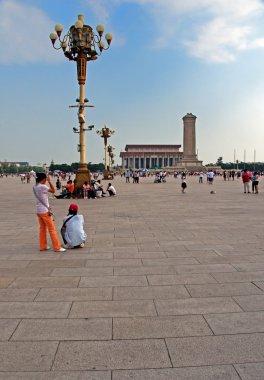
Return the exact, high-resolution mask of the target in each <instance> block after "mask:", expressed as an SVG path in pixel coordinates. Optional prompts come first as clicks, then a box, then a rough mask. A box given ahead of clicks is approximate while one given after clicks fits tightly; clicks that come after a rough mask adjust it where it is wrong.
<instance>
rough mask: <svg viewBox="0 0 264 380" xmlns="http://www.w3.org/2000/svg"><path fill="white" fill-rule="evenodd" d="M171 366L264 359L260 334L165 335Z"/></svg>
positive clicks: (263, 338)
mask: <svg viewBox="0 0 264 380" xmlns="http://www.w3.org/2000/svg"><path fill="white" fill-rule="evenodd" d="M166 343H167V347H168V349H169V353H170V357H171V360H172V363H173V367H188V366H203V365H217V364H232V363H250V362H259V361H264V334H242V335H222V336H208V337H193V338H167V339H166Z"/></svg>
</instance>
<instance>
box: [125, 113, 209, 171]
mask: <svg viewBox="0 0 264 380" xmlns="http://www.w3.org/2000/svg"><path fill="white" fill-rule="evenodd" d="M195 122H196V116H194V115H193V114H192V113H187V114H186V115H185V116H184V117H183V152H180V148H181V145H126V147H125V151H124V152H121V153H120V157H121V159H122V168H123V169H130V170H142V169H157V168H160V169H164V170H201V168H202V166H203V164H202V161H199V160H198V158H197V154H196V134H195Z"/></svg>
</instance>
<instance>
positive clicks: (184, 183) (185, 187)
mask: <svg viewBox="0 0 264 380" xmlns="http://www.w3.org/2000/svg"><path fill="white" fill-rule="evenodd" d="M181 189H182V193H183V194H184V193H185V191H186V189H187V183H186V180H185V179H183V180H182V183H181Z"/></svg>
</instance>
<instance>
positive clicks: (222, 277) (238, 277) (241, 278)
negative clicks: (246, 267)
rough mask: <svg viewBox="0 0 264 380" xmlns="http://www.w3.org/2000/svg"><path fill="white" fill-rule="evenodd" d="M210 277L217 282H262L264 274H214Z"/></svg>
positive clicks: (258, 272)
mask: <svg viewBox="0 0 264 380" xmlns="http://www.w3.org/2000/svg"><path fill="white" fill-rule="evenodd" d="M212 276H213V277H214V278H215V279H216V280H217V281H218V282H251V281H258V280H260V281H261V280H264V272H262V271H256V272H243V273H242V272H234V273H214V274H212Z"/></svg>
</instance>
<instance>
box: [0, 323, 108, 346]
mask: <svg viewBox="0 0 264 380" xmlns="http://www.w3.org/2000/svg"><path fill="white" fill-rule="evenodd" d="M0 321H1V320H0ZM108 339H112V319H111V318H101V319H99V318H97V319H95V318H94V319H89V320H88V319H48V320H47V319H33V320H23V321H22V322H21V323H20V325H19V327H18V328H17V330H16V331H15V334H14V335H13V336H12V341H13V340H19V341H42V340H46V341H49V340H53V341H54V340H60V341H62V340H108Z"/></svg>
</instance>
